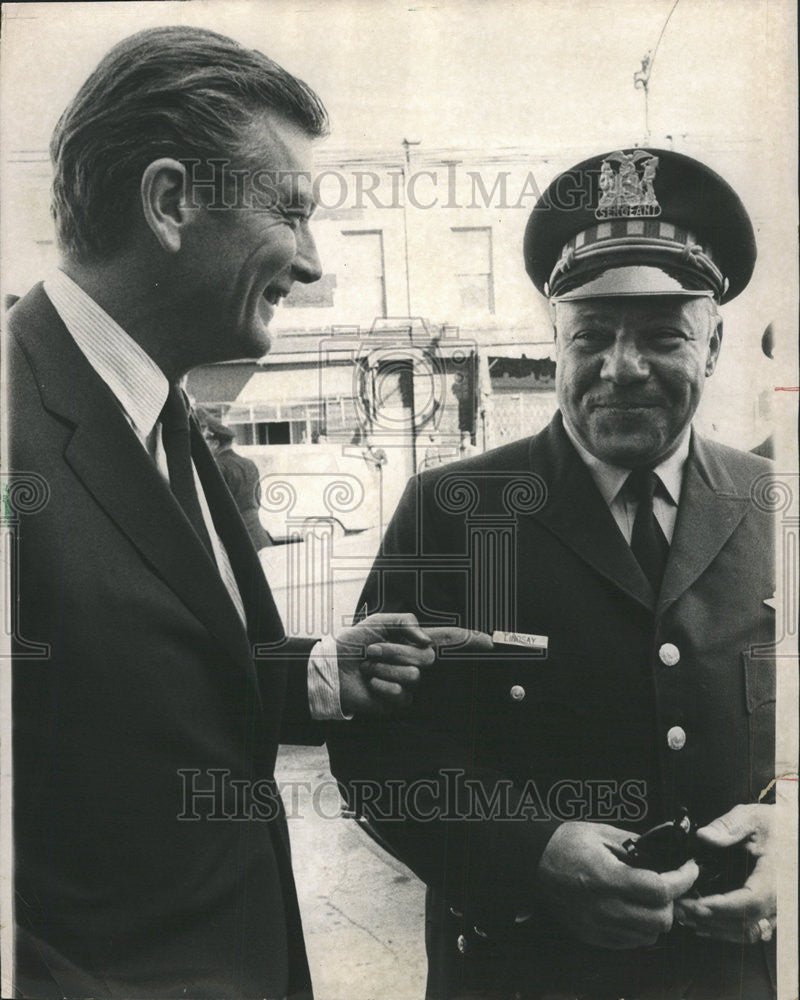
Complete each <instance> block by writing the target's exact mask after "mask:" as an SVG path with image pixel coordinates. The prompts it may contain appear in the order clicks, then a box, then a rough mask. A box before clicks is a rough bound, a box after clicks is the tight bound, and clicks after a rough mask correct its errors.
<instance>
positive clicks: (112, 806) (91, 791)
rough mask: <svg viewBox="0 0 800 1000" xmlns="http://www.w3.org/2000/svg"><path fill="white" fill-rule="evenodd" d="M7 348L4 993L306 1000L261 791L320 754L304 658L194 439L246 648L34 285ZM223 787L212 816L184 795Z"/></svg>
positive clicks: (142, 454)
mask: <svg viewBox="0 0 800 1000" xmlns="http://www.w3.org/2000/svg"><path fill="white" fill-rule="evenodd" d="M9 329H10V336H9V338H8V352H9V356H8V358H7V361H8V379H9V382H8V384H9V399H10V406H11V457H10V466H11V468H12V469H13V470H14V473H15V476H16V482H15V484H14V486H12V489H11V492H10V505H11V512H12V518H13V519H14V520H13V521H12V527H13V529H14V532H15V546H16V549H15V553H14V560H13V564H14V571H15V587H16V594H17V600H18V607H17V612H16V620H15V632H14V674H13V716H14V809H15V814H14V823H15V826H14V833H15V850H16V871H15V875H16V897H15V903H16V923H17V927H16V941H17V952H16V957H17V988H18V990H19V991H20V993H21V994H22V995H24V996H36V997H40V996H48V997H51V996H59V997H61V996H66V997H89V996H91V997H107V996H118V997H125V998H136V997H223V996H224V997H284V996H286V995H287V994H290V995H293V996H294V995H300V994H301V993H302V994H303V995H306V991H307V990H308V988H309V975H308V967H307V962H306V957H305V951H304V947H303V940H302V932H301V926H300V915H299V911H298V906H297V899H296V894H295V888H294V883H293V878H292V871H291V864H290V857H289V840H288V836H287V828H286V823H285V818H284V815H283V812H282V809H281V807H280V803H279V799H278V797H277V796H276V795H275V794H274V783H273V768H274V764H275V757H276V751H277V745H278V740H279V738H280V739H284V740H287V739H288V740H290V741H291V740H297V741H299V740H301V739H310V738H312V737H313V735H314V728H313V725H312V724H311V722H310V718H309V710H308V699H307V693H306V662H307V659H308V653H309V650H310V646H311V645H312V641H311V640H308V641H306V640H290V641H288V642H285V641H283V629H282V626H281V622H280V619H279V617H278V614H277V611H276V609H275V606H274V603H273V601H272V597H271V595H270V592H269V588H268V586H267V584H266V581H265V580H264V578H263V574H262V572H261V569H260V566H259V563H258V559H257V557H256V555H255V552H254V550H253V548H252V545H251V544H250V541H249V539H248V536H247V533H246V531H245V529H244V526H243V524H242V522H241V519H240V517H239V514H238V512H237V510H236V506H235V504H234V503H233V500H232V499H231V497H230V494H229V493H228V491H227V489H226V488H225V485H224V483H223V480H222V478H221V476H220V475H219V472H218V470H217V468H216V466H215V464H214V461H213V458H212V457H211V454H210V453H209V451H208V449H207V448H206V445H205V442H204V441H203V440H202V436H201V434H200V431H199V429H198V428H197V426H196V425H193V427H192V450H193V458H194V462H195V465H196V467H197V469H198V472H199V475H200V477H201V480H202V482H203V487H204V491H205V493H206V496H207V499H208V502H209V507H210V509H211V511H212V514H213V517H214V522H215V526H216V529H217V532H218V534H219V535H220V537H221V538H222V540H223V542H224V544H225V546H226V548H227V551H228V553H229V555H230V559H231V563H232V566H233V569H234V572H235V574H236V579H237V582H238V586H239V588H240V591H241V594H242V599H243V602H244V605H245V608H246V612H247V622H248V627H247V631H245V628H244V626H243V624H242V622H241V619H240V618H239V616H238V614H237V612H236V610H235V607H234V605H233V603H232V601H231V599H230V596H229V594H228V592H227V590H226V589H225V586H224V584H223V582H222V580H221V578H220V574H219V572H218V570H217V568H216V566H215V565H214V564H213V563H212V562H211V560H210V558H209V557H208V555H207V553H206V551H205V549H204V547H203V545H202V543H201V542H200V541H199V540H198V539H197V536H196V535H194V533H193V532H192V529H191V528H190V525H189V521H188V519H187V518H186V517H185V515H184V514H183V512H182V510H181V509H180V507H179V506H178V504H177V503H176V501H175V500H174V498H173V496H172V494H171V492H170V489H169V486H168V485H167V483H166V482H164V480H163V479H162V477H161V476H160V475H159V473H158V471H157V469H156V468H155V465H154V463H153V462H152V461H151V460H150V458H149V456H148V455H147V453H146V451H145V450H144V448H143V447H142V445H141V444H140V442H139V441H138V440H137V438H136V436H135V434H134V432H133V430H132V429H131V427H130V425H129V424H128V422H127V420H126V418H125V416H124V415H123V413H122V411H121V409H120V407H119V405H118V403H117V401H116V399H115V398H114V397H113V395H112V393H111V392H110V390H109V389H108V388H107V386H106V385H105V384H104V383H103V381H102V380H101V379H100V377H99V376H98V375H97V374H96V373H95V372H94V370H93V369H92V368H91V366H90V365H89V363H88V361H87V360H86V358H85V357H84V355H83V354H82V353H81V351H80V350H79V349H78V347H77V346H76V344H75V342H74V341H73V340H72V338H71V337H70V335H69V333H68V331H67V330H66V328H65V327H64V325H63V323H62V322H61V320H60V319H59V317H58V315H57V314H56V312H55V310H54V309H53V307H52V305H51V303H50V300H49V299H48V298H47V296H46V295H45V293H44V291H43V290H42V287H41V286H37V287H36V288H34V289H33V290H32V291H31V292H30V294H29V295H28V296H26V297H25V299H23V300H22V301H21V302H19V303H18V304H17V305H16V307H15V308H14V309H13V311H12V312H11V314H10V318H9ZM254 651H255V654H256V655H255V656H254V655H253V654H254ZM210 769H215V776H212V775H211V774H210V773H209V771H210ZM236 780H239V781H241V782H250V783H252V784H251V785H250V786H249V787H250V788H251V789H254V790H255V791H254V792H253V794H254V795H257V797H258V799H259V802H256V803H253V802H252V801H250V799H248V797H247V796H246V795H245V794H244V793H242V792H237V791H236V788H235V787H234V785H233V784H232V782H233V781H236ZM213 781H216V785H215V788H216V795H215V796H212V795H210V794H209V795H206V796H205V797H203V796H202V795H200V796H194V797H192V796H191V795H187V791H188V792H191V791H192V790H194V791H196V792H202V791H203V790H204V789H210V788H211V787H212V782H213ZM241 787H243V786H240V788H241ZM259 803H260V804H259ZM209 812H213V813H214V815H215V816H216V817H217V819H216V820H214V819H205V818H200V817H202V816H205V815H207V814H208V813H209Z"/></svg>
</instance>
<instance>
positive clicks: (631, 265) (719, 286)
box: [548, 218, 727, 300]
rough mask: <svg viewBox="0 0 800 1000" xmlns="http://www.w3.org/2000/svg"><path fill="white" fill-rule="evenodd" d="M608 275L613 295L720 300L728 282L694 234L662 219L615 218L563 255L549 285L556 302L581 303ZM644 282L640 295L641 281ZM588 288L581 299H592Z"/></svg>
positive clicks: (608, 287) (591, 229)
mask: <svg viewBox="0 0 800 1000" xmlns="http://www.w3.org/2000/svg"><path fill="white" fill-rule="evenodd" d="M598 272H601V273H602V274H603V276H604V279H603V283H602V286H601V287H602V288H603V289H605V290H604V291H602V292H600V291H598V292H595V293H594V294H603V295H614V294H615V292H614V290H613V287H614V286H613V282H614V275H615V274H617V275H618V277H619V280H620V290H619V291H618V292H617V293H616V294H619V295H670V294H672V295H678V294H684V295H686V294H697V295H699V294H712V295H713V296H714V297H715V298H716V299H717V300H719V299H720V298H721V297H722V295H723V294H724V293H725V290H726V288H727V283H726V280H725V278H724V276H723V274H722V272H721V271H720V270H719V268H718V267H717V266H716V264H715V263H714V262H713V260H712V259H711V256H710V255H709V253H708V251H707V250H706V249H705V248H704V247H702V246H701V245H700V244H699V243H698V242H697V239H696V237H695V235H694V234H693V233H691V232H689V231H688V230H686V229H680V228H679V227H677V226H674V225H673V224H672V223H669V222H662V221H661V220H659V219H642V218H638V219H625V218H623V219H611V220H607V221H604V222H600V223H598V224H597V225H595V226H590V227H589V228H588V229H585V230H583V231H582V232H580V233H577V234H576V235H575V236H573V237H572V239H571V240H569V242H568V243H567V244H566V246H565V247H564V248H563V250H562V251H561V256H560V257H559V259H558V262H557V264H556V266H555V267H554V268H553V271H552V273H551V274H550V280H549V282H548V286H549V294H550V297H551V298H564V297H566V296H569V297H570V298H577V297H578V295H577V291H578V289H579V288H582V286H584V285H589V284H592V285H595V287H598V286H596V281H597V278H598ZM637 275H638V276H640V277H641V284H640V287H639V288H638V290H637V286H636V280H635V279H636V277H637ZM591 294H592V292H590V291H589V290H588V288H587V290H586V291H584V292H582V296H583V297H585V296H588V295H591Z"/></svg>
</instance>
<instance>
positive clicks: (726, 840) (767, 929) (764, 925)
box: [675, 802, 777, 944]
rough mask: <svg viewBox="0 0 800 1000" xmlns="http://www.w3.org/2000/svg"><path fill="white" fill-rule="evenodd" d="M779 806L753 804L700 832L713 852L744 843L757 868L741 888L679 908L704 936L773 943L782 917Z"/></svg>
mask: <svg viewBox="0 0 800 1000" xmlns="http://www.w3.org/2000/svg"><path fill="white" fill-rule="evenodd" d="M774 821H775V806H773V805H764V804H762V803H755V802H754V803H749V804H747V805H738V806H734V807H733V809H731V811H730V812H727V813H725V815H724V816H720V817H719V818H718V819H715V820H714V822H713V823H709V824H708V826H704V827H702V828H701V829H700V830H698V831H697V836H698V838H699V839H700V840H702V841H704V842H705V843H706V844H709V845H710V846H711V847H719V848H725V847H732V846H733V845H734V844H743V845H744V848H745V850H746V851H747V852H748V854H750V855H752V857H753V858H755V864H754V865H753V869H752V871H751V872H750V875H749V877H748V878H747V880H746V881H745V883H744V885H743V886H742V887H741V889H734V890H732V891H731V892H726V893H722V894H719V895H716V896H703V897H702V898H701V899H682V900H680V901H679V902H677V903H676V904H675V918H676V920H678V921H679V922H680V923H682V924H686V926H687V927H691V928H692V929H693V930H694V932H695V933H696V934H697V935H699V936H700V937H710V938H718V939H720V940H722V941H738V942H741V941H748V942H749V943H751V944H752V943H753V942H755V941H759V940H761V941H769V940H770V938H771V937H772V935H773V933H774V931H775V924H776V918H777V900H776V893H777V886H776V869H775V849H774V838H773V836H772V828H773V823H774Z"/></svg>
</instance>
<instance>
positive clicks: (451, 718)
mask: <svg viewBox="0 0 800 1000" xmlns="http://www.w3.org/2000/svg"><path fill="white" fill-rule="evenodd" d="M426 484H430V479H429V478H428V477H426V476H423V477H422V479H421V480H420V479H414V480H411V482H410V483H409V486H408V487H407V489H406V491H405V493H404V495H403V498H402V499H401V501H400V504H399V507H398V509H397V512H396V514H395V516H394V518H393V519H392V521H391V523H390V525H389V527H388V529H387V532H386V535H385V538H384V541H383V544H382V547H381V551H380V553H379V556H378V558H377V559H376V561H375V564H374V565H373V568H372V571H371V573H370V575H369V577H368V579H367V582H366V585H365V588H364V591H363V593H362V595H361V598H360V599H359V604H358V606H359V608H362V609H363V608H364V605H366V608H367V609H368V612H369V613H370V614H371V613H373V612H376V611H385V612H392V611H413V612H414V613H415V614H416V615H417V616H418V618H419V619H420V622H421V623H422V624H423V625H425V624H429V625H432V624H434V623H437V624H440V623H443V621H444V620H446V619H447V618H448V616H449V621H450V622H451V623H454V624H458V625H469V624H470V622H469V620H468V611H467V609H466V607H465V604H466V594H467V592H468V590H469V586H470V584H469V582H468V581H466V580H465V579H464V577H463V571H462V573H461V574H460V575H459V573H458V572H455V573H453V574H448V572H447V571H446V566H445V564H446V562H447V550H448V549H450V550H451V551H452V549H453V548H454V547H457V545H458V543H457V541H454V538H455V537H456V534H457V531H458V525H454V524H453V523H452V520H451V519H449V518H448V516H447V515H445V514H443V513H442V512H440V511H439V510H438V509H437V504H436V503H435V501H434V500H433V499H432V498H431V497H430V494H431V493H432V489H429V488H426ZM460 527H461V529H462V533H463V517H462V518H461V525H460ZM454 529H455V534H454ZM423 565H424V566H425V567H428V570H423V569H421V567H422V566H423ZM485 669H491V667H490V666H487V664H486V663H481V664H476V663H474V662H470V661H469V660H448V661H443V660H440V661H439V662H437V664H436V665H435V667H434V668H432V669H431V670H430V671H426V672H425V674H424V675H423V680H422V682H421V685H420V688H419V689H418V691H417V694H416V696H415V700H414V704H413V706H412V707H411V708H410V709H408V710H406V711H405V712H404V713H402V714H401V715H399V716H396V717H394V718H392V719H383V720H380V721H378V722H374V723H368V722H363V721H353V722H351V723H349V724H348V725H347V726H342V727H339V728H338V729H336V730H335V731H332V732H331V733H330V735H329V739H328V747H329V754H330V762H331V769H332V771H333V774H334V775H335V776H336V778H337V780H338V781H339V783H340V786H341V788H342V792H343V794H344V795H345V797H346V798H347V800H348V802H349V804H350V806H351V808H352V809H354V810H355V811H356V813H357V814H359V815H361V816H362V817H364V818H365V819H366V820H367V821H368V824H369V826H370V828H371V829H372V831H373V833H374V834H376V835H377V839H379V840H381V841H383V843H384V846H386V847H388V849H389V850H390V851H391V852H393V853H394V854H396V855H397V856H398V857H400V858H401V859H402V860H403V861H404V862H405V863H406V864H407V865H408V866H409V867H410V868H411V869H412V870H413V871H414V872H415V873H416V874H417V875H418V876H419V877H420V878H421V879H422V880H423V881H424V882H426V883H427V884H428V885H430V886H433V887H435V888H437V889H438V890H439V891H441V892H442V893H443V894H444V896H445V897H446V899H447V900H448V902H449V903H450V904H451V905H453V906H454V907H457V908H458V909H461V910H463V911H464V912H467V913H470V914H473V915H474V918H475V920H476V922H481V923H482V924H484V925H490V924H492V923H505V922H508V921H510V920H513V918H514V916H515V915H517V914H518V913H520V912H523V911H525V912H530V909H531V902H532V898H533V896H534V877H535V873H536V868H537V866H538V862H539V858H540V856H541V854H542V852H543V850H544V848H545V846H546V845H547V842H548V840H549V838H550V836H551V835H552V833H553V831H554V829H555V828H556V824H555V823H554V822H552V821H551V820H542V819H535V820H532V819H526V818H523V817H522V816H518V817H517V818H514V819H508V818H504V815H506V814H507V812H509V811H510V812H514V811H515V810H516V807H518V806H519V805H520V799H521V795H522V790H521V789H520V788H519V787H516V786H515V785H514V784H513V782H512V781H511V780H509V778H508V777H507V776H505V775H503V774H502V773H500V772H499V771H498V770H497V769H496V768H494V767H491V766H488V765H485V764H484V763H483V762H482V754H481V748H480V745H479V738H477V737H476V730H475V729H474V728H473V727H472V726H471V724H470V720H471V719H472V718H474V714H475V713H476V712H480V711H481V705H480V704H479V703H477V701H476V699H475V698H474V696H473V693H472V692H473V687H472V685H473V682H474V679H475V677H476V673H475V672H476V671H478V670H485ZM493 804H494V806H493ZM504 807H507V808H506V810H505V813H504ZM522 812H523V814H524V810H522Z"/></svg>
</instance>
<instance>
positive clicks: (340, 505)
mask: <svg viewBox="0 0 800 1000" xmlns="http://www.w3.org/2000/svg"><path fill="white" fill-rule="evenodd" d="M235 448H236V451H237V452H239V454H240V455H244V456H246V457H247V458H249V459H251V460H252V461H253V462H255V463H256V465H257V466H258V470H259V473H260V474H261V480H260V483H261V506H260V510H259V520H260V521H261V524H262V525H263V526H264V529H265V530H266V531H268V532H269V534H270V536H271V537H272V539H273V541H275V542H276V543H280V542H281V541H284V540H287V539H289V538H291V536H292V535H295V536H296V535H297V534H299V533H302V531H303V530H304V529H307V528H308V527H309V525H311V524H314V523H318V524H319V525H321V526H330V528H331V530H332V531H333V532H334V533H335V534H354V533H357V532H361V531H366V530H367V529H368V528H372V527H375V526H377V524H378V518H379V514H378V511H379V495H378V494H379V481H378V474H377V470H376V466H375V463H374V462H372V461H369V460H367V459H365V458H364V457H363V454H362V450H361V449H359V448H356V447H348V446H343V445H341V444H335V445H328V444H290V445H236V446H235Z"/></svg>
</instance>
